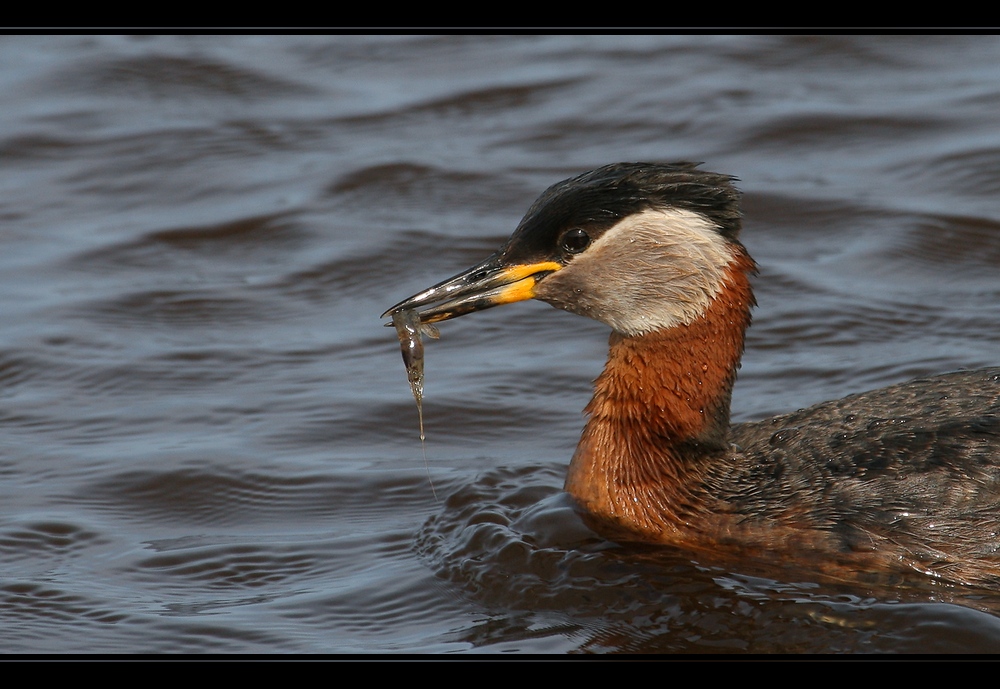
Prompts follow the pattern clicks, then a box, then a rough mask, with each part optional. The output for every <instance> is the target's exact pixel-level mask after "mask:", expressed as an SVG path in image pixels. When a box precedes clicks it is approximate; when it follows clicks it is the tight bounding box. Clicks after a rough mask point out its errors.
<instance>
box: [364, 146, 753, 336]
mask: <svg viewBox="0 0 1000 689" xmlns="http://www.w3.org/2000/svg"><path fill="white" fill-rule="evenodd" d="M732 181H733V178H731V177H729V176H726V175H720V174H716V173H713V172H707V171H703V170H699V169H697V164H696V163H672V164H661V163H616V164H613V165H607V166H604V167H601V168H598V169H596V170H593V171H591V172H587V173H585V174H582V175H579V176H578V177H573V178H571V179H567V180H565V181H562V182H559V183H557V184H554V185H553V186H551V187H549V189H547V190H546V191H545V192H544V193H543V194H542V195H541V196H540V197H539V198H538V200H537V201H535V203H534V204H532V206H531V207H530V208H529V209H528V212H527V213H526V214H525V216H524V218H523V219H522V220H521V222H520V224H519V225H518V227H517V229H516V230H515V231H514V233H513V235H511V237H510V239H508V240H507V242H506V243H505V244H504V245H503V246H502V247H501V248H500V250H499V251H497V252H496V253H495V254H493V255H492V256H490V257H489V258H488V259H487V260H485V261H484V262H482V263H480V264H478V265H476V266H474V267H472V268H470V269H468V270H466V271H463V272H462V273H460V274H458V275H456V276H454V277H452V278H449V279H448V280H445V281H444V282H441V283H439V284H437V285H435V286H433V287H431V288H430V289H427V290H424V291H423V292H420V293H419V294H416V295H414V296H412V297H410V298H409V299H406V300H404V301H402V302H400V303H399V304H397V305H395V306H393V307H392V308H391V309H389V310H388V311H386V313H385V314H383V316H385V315H392V314H394V313H396V312H398V311H402V310H404V309H418V310H420V316H421V320H422V321H423V322H425V323H433V322H436V321H443V320H447V319H449V318H455V317H457V316H461V315H464V314H466V313H471V312H473V311H479V310H482V309H486V308H490V307H493V306H499V305H500V304H507V303H512V302H515V301H522V300H524V299H539V300H542V301H545V302H548V303H549V304H551V305H553V306H555V307H557V308H561V309H565V310H567V311H570V312H573V313H577V314H580V315H583V316H588V317H590V318H593V319H595V320H598V321H601V322H603V323H606V324H607V325H610V326H611V327H612V328H613V329H614V330H615V331H616V332H618V333H620V334H622V335H625V336H632V335H641V334H644V333H648V332H652V331H656V330H662V329H668V328H672V327H675V326H678V325H687V324H689V323H691V322H692V321H693V320H695V319H696V318H698V317H699V316H700V315H701V314H702V313H703V312H704V311H705V309H706V308H707V307H708V305H709V304H710V303H711V301H712V300H713V299H714V298H715V296H716V295H717V294H718V293H719V292H720V290H721V289H722V287H723V285H724V283H725V280H726V268H727V266H728V265H729V264H730V263H731V262H732V261H733V258H734V256H735V255H736V253H737V250H739V253H741V254H742V247H741V246H740V245H739V242H738V240H737V236H738V234H739V231H740V224H741V222H740V220H741V218H740V211H739V192H737V191H736V189H735V188H734V187H733V185H732Z"/></svg>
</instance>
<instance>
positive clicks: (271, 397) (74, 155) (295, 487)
mask: <svg viewBox="0 0 1000 689" xmlns="http://www.w3.org/2000/svg"><path fill="white" fill-rule="evenodd" d="M0 61H2V64H3V65H4V69H3V70H0V86H2V88H0V94H2V95H0V102H2V107H0V322H2V324H3V327H2V329H0V476H2V481H0V561H2V562H3V564H4V566H3V570H2V572H3V573H2V575H0V622H2V624H0V630H2V631H0V639H2V649H3V651H5V652H7V653H17V652H103V653H107V652H281V653H288V652H299V653H301V652H323V653H368V652H409V653H439V652H492V653H496V652H511V651H520V652H533V653H538V652H558V653H562V652H574V651H585V652H586V651H589V652H609V651H649V652H683V653H700V652H709V653H720V652H741V653H742V652H786V653H787V652H839V651H851V652H858V651H877V652H929V651H974V652H983V651H997V650H1000V617H998V616H997V614H996V612H995V611H996V610H1000V597H998V596H997V594H996V593H995V592H988V591H967V590H955V589H945V588H943V587H935V586H933V585H931V584H928V583H926V582H920V581H887V582H884V583H881V584H878V585H875V584H873V585H871V586H870V587H867V588H859V587H856V586H855V587H852V586H848V585H842V586H841V585H836V586H834V585H830V584H825V583H821V582H818V581H815V580H813V579H811V578H810V576H809V574H808V568H807V567H806V568H804V571H803V570H802V569H800V570H798V571H792V570H788V571H782V570H777V571H760V570H759V569H756V570H755V569H752V568H751V567H750V566H749V565H748V566H747V567H746V568H741V567H735V566H733V565H728V566H720V565H719V564H717V563H706V562H701V561H698V560H695V559H692V558H691V557H690V556H686V555H684V554H682V553H675V552H671V551H668V550H665V549H653V548H650V549H645V548H635V547H628V548H625V547H621V546H617V545H615V544H613V543H609V542H606V541H602V540H601V539H599V538H597V537H595V536H594V535H593V534H591V533H590V532H589V531H587V530H586V529H585V528H584V526H583V525H582V524H581V523H580V521H579V519H578V518H577V516H576V515H575V513H574V512H573V510H572V509H571V507H570V505H569V503H568V501H567V500H566V498H565V496H564V495H563V494H562V493H561V491H560V487H561V485H562V477H563V473H564V471H565V466H566V463H567V462H568V459H569V457H570V455H571V454H572V450H573V447H574V446H575V443H576V439H577V436H578V433H579V430H580V428H581V427H582V417H581V414H580V410H581V409H582V408H583V405H584V404H585V403H586V400H587V398H588V396H589V389H590V380H591V379H592V378H593V377H594V376H596V374H597V373H598V372H599V371H600V368H601V366H602V365H603V360H604V355H605V347H606V341H607V331H606V328H605V327H604V326H601V325H598V324H595V323H592V322H589V321H587V320H585V319H581V318H578V317H575V316H571V315H569V314H566V313H563V312H559V311H555V310H553V309H551V308H550V307H548V306H546V305H544V304H537V303H528V304H518V305H515V306H512V307H507V308H504V309H498V310H494V311H490V312H486V313H483V314H477V315H475V316H472V317H469V318H465V319H461V320H460V321H456V322H454V323H447V324H444V327H443V328H442V339H441V340H440V341H439V342H431V343H428V346H427V371H426V384H425V403H424V411H425V417H426V425H427V444H426V452H427V466H426V467H425V464H424V460H423V457H422V454H421V447H420V443H419V439H418V437H417V417H416V410H415V406H414V403H413V399H412V398H411V396H410V392H409V389H408V386H407V381H406V375H405V373H404V371H403V367H402V362H401V361H400V357H399V347H398V344H397V342H396V340H395V336H394V333H393V332H392V330H391V329H386V328H383V327H382V323H381V322H380V321H379V318H378V315H379V314H380V313H382V311H383V310H384V309H385V308H387V307H388V306H390V305H391V304H393V303H395V302H396V301H398V300H399V299H401V298H403V297H405V296H407V295H409V294H412V293H414V292H415V291H417V290H419V289H421V288H423V287H426V286H428V285H429V284H431V283H432V282H436V281H437V280H439V279H442V278H444V277H447V276H449V275H451V274H453V273H454V272H456V271H458V270H459V269H462V268H465V267H467V266H469V265H471V264H472V263H473V262H475V261H477V260H479V259H481V258H483V257H485V256H486V255H487V254H489V253H490V252H492V250H493V249H494V248H496V246H497V245H499V243H500V242H501V241H502V240H503V239H504V238H505V237H506V236H507V234H508V233H509V232H510V231H511V230H512V229H513V227H514V226H515V224H516V223H517V221H518V219H519V218H520V216H521V214H522V213H523V212H524V210H526V208H527V206H528V204H529V203H530V202H531V201H532V200H533V199H534V198H535V196H536V195H537V194H538V193H539V192H540V191H541V190H542V189H544V188H545V187H547V186H548V185H549V184H551V183H552V182H555V181H557V180H560V179H563V178H565V177H568V176H570V175H573V174H576V173H578V172H581V171H583V170H586V169H590V168H593V167H596V166H599V165H602V164H604V163H608V162H613V161H618V160H665V161H670V160H682V159H687V160H691V159H694V160H703V161H706V167H708V168H710V169H713V170H717V171H720V172H727V173H730V174H734V175H737V176H738V177H739V178H740V179H741V180H742V181H741V183H740V186H741V187H742V189H743V190H744V191H745V194H746V196H745V210H746V222H745V231H744V242H745V244H746V245H747V247H748V248H749V250H750V252H751V253H752V254H753V255H754V257H755V258H756V259H757V261H758V262H759V264H760V266H761V272H760V275H759V277H758V279H757V280H756V290H757V299H758V302H759V304H760V306H759V308H758V309H757V311H756V312H755V322H754V326H753V328H752V329H751V333H750V337H749V342H748V351H747V354H746V356H745V359H744V366H743V369H742V371H741V375H740V380H739V382H738V383H737V388H736V391H735V395H734V418H735V419H736V420H749V419H755V418H762V417H765V416H768V415H771V414H775V413H779V412H784V411H789V410H793V409H795V408H798V407H802V406H806V405H809V404H812V403H815V402H819V401H822V400H826V399H831V398H836V397H841V396H843V395H846V394H848V393H851V392H857V391H860V390H863V389H866V388H871V387H876V386H880V385H884V384H888V383H890V382H895V381H899V380H904V379H906V378H908V377H912V376H915V375H923V374H929V373H936V372H942V371H946V370H952V369H956V368H961V367H969V368H972V367H978V366H986V365H996V364H997V363H998V362H1000V356H998V354H1000V346H998V340H1000V337H998V324H1000V278H998V275H1000V207H998V202H997V198H998V192H1000V121H998V118H997V114H996V113H997V112H1000V67H997V65H1000V40H998V39H997V38H994V37H965V38H962V37H959V38H949V37H932V36H922V37H917V38H908V37H891V38H883V37H861V38H852V37H832V38H813V37H777V38H772V37H764V36H755V37H735V36H723V37H710V36H688V37H633V36H616V37H596V36H587V37H573V36H557V37H530V36H521V37H497V38H493V37H483V36H476V37H469V38H462V37H405V36H403V37H400V36H393V37H342V36H341V37H336V36H334V37H303V36H296V37H290V38H284V37H273V36H268V37H210V36H198V37H188V38H175V37H108V38H105V37H65V38H50V37H40V36H33V37H24V38H7V39H4V40H3V41H0ZM428 473H429V475H430V476H428ZM431 480H432V481H433V484H434V488H435V490H436V493H437V495H438V496H439V498H440V500H436V499H435V497H434V494H433V492H432V490H431V485H430V481H431Z"/></svg>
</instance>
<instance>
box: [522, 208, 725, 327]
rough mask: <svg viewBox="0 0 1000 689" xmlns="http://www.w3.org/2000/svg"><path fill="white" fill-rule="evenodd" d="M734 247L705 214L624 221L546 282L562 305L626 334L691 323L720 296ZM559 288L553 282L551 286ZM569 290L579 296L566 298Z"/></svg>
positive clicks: (646, 214)
mask: <svg viewBox="0 0 1000 689" xmlns="http://www.w3.org/2000/svg"><path fill="white" fill-rule="evenodd" d="M733 258H734V253H733V250H732V249H731V248H730V247H729V245H728V243H727V242H726V240H725V239H723V238H722V236H721V235H720V234H719V232H718V229H717V228H716V227H715V226H714V225H713V224H712V223H711V222H710V221H709V220H707V219H706V218H705V217H704V216H702V215H700V214H698V213H695V212H693V211H688V210H681V209H676V208H671V209H665V210H647V211H643V212H642V213H637V214H636V215H632V216H629V217H627V218H625V219H623V220H622V221H621V222H620V223H618V224H617V225H615V226H614V227H612V228H611V229H609V230H608V231H607V232H605V233H604V234H603V235H602V236H601V237H600V238H599V239H598V240H597V241H596V242H594V244H593V245H592V246H591V247H590V248H589V249H587V251H586V252H584V253H583V254H581V255H580V256H578V257H577V258H576V259H575V260H574V261H573V262H572V263H570V264H569V265H568V266H566V268H564V269H563V270H561V271H559V272H557V273H553V274H552V275H550V276H549V277H548V278H547V279H546V280H543V281H542V282H541V284H540V285H539V288H544V289H539V290H538V292H539V294H538V296H539V297H541V298H543V299H544V298H546V295H545V294H544V293H548V292H550V291H556V290H558V292H559V293H561V296H563V297H564V298H562V299H552V300H550V301H552V302H553V303H554V304H555V305H557V306H561V307H562V308H566V309H568V310H570V311H573V312H576V313H579V314H581V315H585V316H589V317H591V318H594V319H596V320H599V321H601V322H603V323H607V324H608V325H610V326H611V327H612V328H614V329H615V330H617V331H618V332H620V333H622V334H624V335H640V334H642V333H647V332H651V331H654V330H659V329H661V328H673V327H676V326H678V325H686V324H689V323H691V322H692V321H694V320H695V319H696V318H698V317H699V316H701V315H702V314H703V313H705V311H706V310H707V309H708V307H709V305H710V304H711V303H712V300H713V299H715V297H716V296H717V295H718V294H719V292H720V291H721V290H722V287H723V285H724V283H725V279H726V268H727V267H728V266H729V264H730V263H731V262H732V260H733ZM547 282H548V283H551V284H548V285H546V283H547ZM567 292H570V293H572V295H573V296H572V298H570V299H566V298H565V295H566V293H567Z"/></svg>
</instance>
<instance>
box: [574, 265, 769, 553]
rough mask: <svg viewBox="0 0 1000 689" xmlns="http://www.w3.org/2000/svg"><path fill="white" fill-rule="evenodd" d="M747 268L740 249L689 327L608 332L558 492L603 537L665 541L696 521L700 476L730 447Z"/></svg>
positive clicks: (747, 302) (745, 321) (746, 312)
mask: <svg viewBox="0 0 1000 689" xmlns="http://www.w3.org/2000/svg"><path fill="white" fill-rule="evenodd" d="M753 270H754V264H753V261H752V260H751V259H750V258H749V257H748V256H747V255H746V254H745V252H743V251H742V250H741V251H738V252H737V253H736V255H735V257H734V259H733V260H732V262H731V263H730V265H729V266H728V268H727V271H726V278H725V280H724V283H723V285H722V288H721V289H720V290H719V293H718V294H717V295H716V297H715V298H714V300H713V301H712V303H711V304H710V305H709V307H708V309H706V311H705V312H704V313H703V314H702V315H701V316H700V317H698V318H697V319H695V320H694V321H693V322H691V323H690V324H688V325H682V326H677V327H674V328H670V329H667V330H660V331H656V332H652V333H647V334H644V335H638V336H633V337H625V336H623V335H620V334H618V333H612V335H611V342H610V350H609V354H608V362H607V365H606V366H605V368H604V371H603V373H601V375H600V376H599V377H598V378H597V380H596V381H595V384H594V387H595V390H594V397H593V399H592V400H591V401H590V404H589V405H587V409H586V412H587V414H588V415H589V417H590V418H589V419H588V421H587V425H586V427H585V429H584V431H583V437H582V438H581V440H580V444H579V446H578V447H577V450H576V453H575V454H574V456H573V460H572V462H571V464H570V468H569V473H568V476H567V479H566V490H567V491H568V492H569V493H570V494H571V495H573V497H574V498H576V500H577V501H578V502H579V503H580V505H581V506H582V507H583V508H584V509H585V510H586V511H587V512H588V513H589V514H590V515H591V516H593V517H595V518H596V520H595V521H596V522H597V523H598V525H605V526H607V527H609V528H608V529H601V530H604V531H607V530H611V531H618V530H623V531H626V532H632V533H634V535H635V537H637V538H640V539H641V540H652V541H660V542H664V541H667V542H669V541H673V540H677V539H676V538H675V537H674V536H675V535H676V534H675V532H677V531H678V530H680V531H682V532H683V531H686V530H687V526H686V524H687V523H688V522H690V520H691V519H693V518H694V517H696V516H697V515H696V514H695V513H696V512H697V511H699V509H701V506H702V505H703V504H704V500H703V497H704V496H700V495H696V493H698V492H699V491H700V490H701V483H702V482H701V480H700V476H701V475H703V473H704V471H705V470H706V468H707V467H706V463H708V462H711V461H712V460H713V458H716V459H717V458H718V457H719V456H720V455H721V454H724V453H725V451H726V448H727V447H728V438H727V436H728V430H729V402H730V395H731V392H732V386H733V382H734V380H735V377H736V369H737V368H738V366H739V361H740V357H741V355H742V353H743V341H744V334H745V331H746V328H747V326H748V325H749V323H750V309H751V307H752V306H753V303H754V302H753V294H752V291H751V288H750V281H749V274H750V273H752V272H753ZM612 535H619V534H612ZM680 540H683V539H680Z"/></svg>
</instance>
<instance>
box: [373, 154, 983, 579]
mask: <svg viewBox="0 0 1000 689" xmlns="http://www.w3.org/2000/svg"><path fill="white" fill-rule="evenodd" d="M733 181H734V180H733V178H732V177H729V176H727V175H721V174H716V173H712V172H707V171H703V170H700V169H698V168H697V164H693V163H673V164H659V163H618V164H614V165H607V166H605V167H602V168H599V169H597V170H593V171H591V172H587V173H585V174H582V175H580V176H578V177H574V178H572V179H568V180H565V181H563V182H559V183H557V184H555V185H553V186H552V187H550V188H549V189H548V190H546V191H545V192H544V193H543V194H542V195H541V196H540V197H539V198H538V200H537V201H535V203H534V204H533V205H532V206H531V207H530V208H529V209H528V212H527V214H526V215H525V216H524V218H523V219H522V220H521V222H520V224H519V225H518V227H517V229H516V230H515V232H514V234H513V235H512V236H511V237H510V239H509V240H507V242H506V243H505V244H504V245H503V246H502V247H501V248H500V249H499V250H498V251H497V252H496V253H495V254H493V255H492V256H490V257H489V258H488V259H486V260H485V261H484V262H482V263H480V264H479V265H476V266H474V267H473V268H470V269H469V270H466V271H464V272H462V273H460V274H458V275H456V276H455V277H452V278H450V279H448V280H445V281H444V282H441V283H439V284H437V285H435V286H433V287H431V288H429V289H427V290H424V291H423V292H420V293H419V294H417V295H414V296H412V297H410V298H409V299H406V300H404V301H402V302H400V303H399V304H397V305H396V306H393V307H392V308H391V309H389V310H388V311H387V312H386V313H385V314H383V316H389V315H393V314H396V313H399V312H402V311H404V310H417V311H418V312H419V315H420V319H421V322H423V323H434V322H437V321H443V320H447V319H449V318H455V317H457V316H462V315H464V314H467V313H471V312H473V311H478V310H482V309H486V308H490V307H493V306H497V305H500V304H507V303H511V302H516V301H521V300H524V299H540V300H542V301H545V302H548V303H549V304H551V305H553V306H555V307H557V308H561V309H565V310H567V311H570V312H573V313H577V314H580V315H583V316H588V317H590V318H593V319H596V320H598V321H601V322H603V323H605V324H607V325H609V326H611V329H612V332H611V337H610V347H609V354H608V361H607V365H606V366H605V368H604V371H603V372H602V373H601V374H600V376H599V377H598V378H597V379H596V381H595V382H594V387H595V391H594V396H593V398H592V399H591V401H590V403H589V404H588V405H587V407H586V410H585V411H586V413H587V415H588V419H587V422H586V425H585V427H584V430H583V435H582V438H581V439H580V443H579V445H578V447H577V449H576V452H575V453H574V455H573V458H572V460H571V462H570V466H569V471H568V475H567V478H566V484H565V490H566V491H567V492H568V493H569V494H570V495H571V496H572V497H573V498H574V499H575V500H576V502H577V503H578V504H579V506H580V507H581V508H582V510H583V513H584V517H585V520H586V521H587V522H588V524H589V525H590V526H591V527H592V528H593V529H594V530H595V531H597V532H598V533H601V534H602V535H605V536H608V537H609V538H612V539H614V540H619V541H629V540H631V541H644V542H651V543H661V544H670V545H673V546H677V547H681V548H684V549H688V550H694V551H701V552H712V553H720V552H727V553H735V554H739V555H749V556H755V557H765V558H766V557H770V556H772V555H778V554H784V555H786V556H787V555H789V554H794V553H800V554H802V555H803V556H804V555H807V554H810V553H813V554H817V555H818V556H819V558H818V559H819V560H821V561H823V562H826V563H829V565H830V566H831V568H832V569H836V568H838V567H848V568H850V569H851V570H853V571H870V570H873V569H874V570H885V569H889V570H892V569H897V570H898V569H901V570H917V571H920V572H923V573H925V574H931V575H933V576H935V577H938V578H940V579H943V580H944V581H947V582H954V583H963V584H984V585H990V586H993V587H996V586H998V585H1000V519H998V516H1000V367H998V368H988V369H982V370H978V371H962V372H957V373H950V374H946V375H943V376H939V377H935V378H929V379H920V380H914V381H911V382H908V383H904V384H901V385H894V386H892V387H888V388H884V389H881V390H875V391H872V392H867V393H863V394H860V395H852V396H850V397H846V398H844V399H842V400H838V401H834V402H827V403H824V404H820V405H817V406H815V407H812V408H810V409H806V410H800V411H798V412H795V413H793V414H788V415H785V416H779V417H776V418H773V419H769V420H765V421H759V422H754V423H743V424H737V425H735V426H730V423H729V406H730V395H731V391H732V386H733V382H734V380H735V378H736V370H737V368H738V367H739V363H740V357H741V356H742V353H743V343H744V335H745V330H746V328H747V326H748V325H749V324H750V310H751V308H752V307H753V306H754V304H755V302H754V297H753V292H752V290H751V286H750V276H751V274H753V273H754V272H755V264H754V262H753V260H752V259H751V258H750V256H749V255H748V254H747V251H746V249H745V248H744V247H743V245H742V244H741V243H740V242H739V240H738V235H739V232H740V228H741V214H740V208H739V200H740V197H739V192H738V191H737V190H736V188H735V187H734V186H733ZM811 559H817V558H811ZM821 568H822V566H821Z"/></svg>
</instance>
